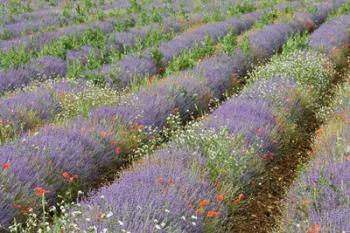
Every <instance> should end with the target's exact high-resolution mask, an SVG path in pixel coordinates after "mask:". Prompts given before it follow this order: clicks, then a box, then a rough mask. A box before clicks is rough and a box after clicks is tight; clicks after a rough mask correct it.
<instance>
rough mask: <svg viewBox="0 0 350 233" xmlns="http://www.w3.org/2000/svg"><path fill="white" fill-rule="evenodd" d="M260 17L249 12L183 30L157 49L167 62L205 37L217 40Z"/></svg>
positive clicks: (238, 30)
mask: <svg viewBox="0 0 350 233" xmlns="http://www.w3.org/2000/svg"><path fill="white" fill-rule="evenodd" d="M259 17H260V14H258V13H250V14H247V15H245V16H242V19H237V18H231V19H228V20H226V21H223V22H219V23H211V24H207V25H204V26H201V27H199V28H197V29H195V30H190V31H188V32H185V33H183V34H181V35H179V36H178V37H176V38H175V39H173V40H171V41H168V42H163V43H161V44H160V46H159V49H160V52H161V54H162V56H163V63H164V64H167V63H169V62H170V61H171V60H172V59H173V57H175V56H178V55H179V54H181V53H182V52H183V51H184V50H185V49H189V48H191V47H193V46H194V45H196V44H198V45H199V44H200V43H202V42H203V41H204V40H205V38H206V37H209V38H210V39H211V40H213V41H217V40H218V39H219V38H220V37H222V36H224V35H226V34H227V33H228V32H230V31H233V32H234V33H236V34H239V33H241V32H242V31H245V30H247V29H249V28H250V26H251V25H252V24H253V23H254V21H256V20H257V19H258V18H259Z"/></svg>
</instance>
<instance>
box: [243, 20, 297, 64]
mask: <svg viewBox="0 0 350 233" xmlns="http://www.w3.org/2000/svg"><path fill="white" fill-rule="evenodd" d="M293 33H295V31H294V29H293V27H292V26H291V25H289V24H284V23H277V24H272V25H267V26H265V27H264V28H263V29H262V30H259V31H257V32H255V33H254V34H252V35H250V36H249V43H250V47H251V49H252V53H253V56H254V57H255V58H257V59H258V60H263V59H266V58H268V57H270V56H271V55H273V54H275V53H277V52H279V50H280V49H281V48H282V45H283V44H284V43H285V41H286V40H287V38H288V37H289V36H290V35H291V34H293Z"/></svg>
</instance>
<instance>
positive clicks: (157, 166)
mask: <svg viewBox="0 0 350 233" xmlns="http://www.w3.org/2000/svg"><path fill="white" fill-rule="evenodd" d="M349 17H350V15H347V16H342V17H339V18H337V19H336V20H334V21H332V22H330V23H328V24H326V25H324V26H322V27H321V28H320V29H319V30H318V31H316V32H315V33H314V34H312V35H311V37H310V42H309V45H310V46H311V48H313V49H316V50H319V49H322V48H323V47H325V46H328V48H329V49H330V50H338V51H340V50H344V46H346V45H347V44H348V41H349V40H350V36H349V35H348V34H347V32H348V30H347V29H346V30H344V28H339V26H338V25H342V24H339V22H344V23H345V22H348V19H349ZM345 24H346V23H345ZM334 27H337V28H338V29H340V31H338V35H347V38H348V39H347V40H342V41H340V40H334V39H332V38H333V37H329V35H326V34H324V33H323V32H324V30H326V29H327V28H332V29H333V30H334ZM326 31H327V30H326ZM327 52H328V51H327ZM328 54H329V53H328ZM305 71H306V72H305ZM335 73H336V72H335V70H334V68H333V63H332V62H331V61H330V60H329V59H328V58H327V57H326V56H325V55H324V54H320V53H317V52H305V51H297V52H295V53H292V54H288V55H285V56H282V57H281V58H275V59H274V60H273V61H272V63H271V64H268V66H266V67H262V68H260V69H258V70H257V71H256V72H255V73H254V74H253V76H255V80H257V81H255V82H253V83H252V84H251V85H250V86H248V87H247V88H245V89H244V90H243V92H242V94H241V95H239V96H237V97H234V98H232V99H231V100H228V101H227V102H225V103H224V104H223V105H222V106H221V107H219V108H218V109H217V110H215V111H214V112H213V113H212V115H209V116H208V117H206V118H204V120H203V122H202V123H200V124H199V125H195V126H193V127H190V129H189V130H187V131H186V132H184V133H183V134H180V135H179V136H178V138H175V139H174V140H173V141H171V142H170V143H169V144H168V145H166V146H165V147H164V148H162V149H160V150H158V151H156V152H155V153H154V154H152V155H150V156H148V157H147V158H145V159H144V160H142V161H141V162H137V163H136V165H135V166H134V167H133V168H132V169H130V170H129V171H125V172H124V173H122V175H121V176H120V178H119V179H118V181H116V182H114V183H113V184H112V185H111V186H109V187H105V188H102V189H101V190H99V191H97V192H96V193H94V194H92V195H91V196H90V197H89V198H88V199H85V200H83V201H81V202H80V203H79V204H78V205H77V206H75V207H74V208H72V209H71V211H70V212H69V213H67V214H65V215H64V217H63V218H61V219H60V220H58V221H57V223H56V225H55V226H54V227H53V231H54V232H59V231H61V230H62V229H64V230H70V231H72V232H80V231H91V232H110V231H118V232H206V231H209V232H224V231H227V230H228V229H225V227H223V225H222V224H223V223H224V222H225V220H226V219H227V218H228V213H229V209H230V208H233V209H234V208H236V207H237V206H238V205H239V203H240V201H242V200H243V199H244V198H245V195H244V194H242V193H240V192H241V191H242V190H245V191H246V190H247V189H246V184H247V182H248V181H249V180H250V179H251V178H252V177H254V176H257V175H259V174H260V173H262V172H263V170H264V165H265V164H266V163H270V162H271V161H267V160H272V162H273V160H274V159H275V157H276V156H278V155H279V154H281V149H283V147H285V146H288V145H290V143H292V141H293V136H291V135H292V134H293V135H294V137H297V136H299V135H300V134H301V133H303V130H304V129H303V127H300V126H301V125H298V123H300V121H303V119H304V118H305V117H306V118H307V116H306V115H307V114H308V112H309V110H311V109H313V110H315V109H317V108H318V104H319V103H322V98H320V96H321V97H326V96H325V94H324V93H325V90H327V89H328V88H329V87H330V84H331V83H332V81H333V79H334V78H335ZM258 77H260V78H259V79H258ZM346 90H347V89H346ZM348 100H349V95H348V93H347V94H346V97H345V98H343V99H342V101H341V103H343V104H344V105H345V106H347V107H348V105H349V104H348V102H346V101H348ZM343 101H345V102H343ZM345 108H346V107H345ZM343 110H344V109H343ZM314 113H315V112H314ZM338 114H340V116H341V121H342V126H346V124H347V123H348V120H349V119H348V118H349V116H347V115H344V111H341V112H338ZM298 126H299V127H298ZM342 132H343V134H342V135H346V136H348V133H349V132H347V131H346V130H344V131H342ZM336 135H337V136H338V135H339V134H336ZM337 136H335V135H334V134H332V136H330V140H331V141H329V144H331V145H335V143H336V141H335V137H336V138H338V137H337ZM286 138H287V140H286ZM346 139H348V138H347V137H344V138H341V139H340V140H342V141H343V142H345V140H346ZM338 140H339V139H338ZM329 144H327V145H325V144H322V145H323V146H322V148H323V149H324V150H322V152H327V151H329V150H328V149H329V147H328V145H329ZM337 145H338V144H337ZM337 148H338V147H337ZM345 150H347V147H345V146H344V147H341V151H340V155H341V156H340V157H341V158H342V161H347V157H346V155H347V154H346V151H345ZM337 152H338V151H337ZM342 152H344V153H342ZM323 157H324V156H323ZM323 157H322V158H321V159H320V160H319V162H320V161H322V159H323ZM328 161H329V160H328ZM322 163H323V162H322ZM343 163H344V162H343ZM345 163H346V162H345ZM318 165H319V163H316V168H319V166H318ZM331 165H332V166H330V167H329V169H328V170H327V171H329V172H327V173H326V174H324V173H323V172H324V170H322V171H323V172H320V174H319V179H322V180H323V178H324V177H325V176H326V177H327V178H328V180H330V181H331V182H332V183H334V184H337V185H338V186H334V187H338V188H340V189H341V190H342V191H344V196H343V197H340V195H341V194H339V193H338V192H339V191H338V192H337V191H336V190H334V187H333V186H328V185H327V184H328V183H326V186H325V183H324V182H321V183H318V182H316V181H315V182H314V183H315V186H317V187H315V189H314V190H315V191H316V192H317V193H320V192H321V195H322V197H324V198H320V199H321V203H320V201H319V202H318V203H320V206H317V207H315V208H314V205H312V204H311V203H309V205H308V206H309V210H310V209H311V210H310V211H311V212H309V213H311V215H312V216H313V217H315V213H317V212H318V211H319V210H320V208H321V207H322V206H323V207H324V206H326V208H325V209H327V210H330V208H331V212H328V211H327V210H325V211H323V212H322V213H323V214H322V216H321V217H322V218H323V219H321V220H323V221H325V218H328V219H329V218H331V219H332V220H334V222H331V223H329V222H326V224H333V225H331V227H332V228H331V227H329V228H322V229H323V230H324V229H327V230H329V231H326V232H332V230H334V229H335V227H336V229H339V230H347V228H346V227H345V225H346V224H348V222H347V221H346V220H347V219H348V218H347V217H348V216H347V215H346V214H347V213H348V209H346V207H348V204H349V203H348V198H347V197H346V195H347V194H346V190H347V188H348V187H346V186H344V184H343V183H342V181H344V180H345V179H346V178H347V177H346V178H345V179H344V174H346V168H347V167H346V166H344V164H340V165H339V166H338V167H337V168H339V170H336V169H335V167H334V166H333V165H334V164H331ZM317 171H319V170H318V169H317ZM335 171H337V172H339V173H338V174H339V176H337V177H334V176H333V175H332V174H334V172H335ZM344 172H345V173H344ZM321 176H322V178H321ZM315 179H317V178H314V173H313V172H311V173H310V176H307V178H306V179H305V180H306V182H304V183H302V184H304V185H301V186H300V187H301V190H305V191H304V192H297V195H299V194H300V195H299V196H298V197H299V199H303V198H304V196H303V194H305V193H307V194H309V197H310V198H313V197H315V196H314V191H313V190H310V189H309V188H308V187H307V186H305V184H306V183H309V182H308V181H309V180H312V181H314V180H315ZM323 181H324V180H323ZM334 181H335V182H334ZM318 188H320V189H318ZM293 191H295V190H293ZM326 192H327V193H328V194H329V193H331V194H334V195H331V196H330V195H327V194H326ZM291 195H292V196H293V197H294V196H295V192H291ZM330 198H331V200H332V201H331V202H329V200H330ZM343 198H345V199H343ZM232 200H233V204H232ZM293 200H294V199H293ZM339 200H342V202H341V203H342V204H343V205H342V206H344V207H345V209H339V208H335V205H336V206H337V207H339V206H340V205H339ZM292 203H294V201H293V202H292ZM297 203H299V204H302V203H304V202H301V201H299V202H297ZM291 205H292V207H293V210H294V211H292V212H291V211H290V209H288V210H287V211H288V212H286V213H287V214H290V213H297V214H296V215H295V217H294V218H291V219H290V220H291V221H290V225H291V226H292V227H291V229H290V232H311V231H307V230H308V229H307V228H305V226H304V225H302V224H299V221H300V217H301V218H302V216H303V215H304V214H305V212H304V211H302V209H303V208H300V211H299V208H298V206H294V205H293V204H291ZM329 207H330V208H329ZM335 212H336V213H335ZM339 212H341V213H342V214H343V215H341V214H339ZM300 215H302V216H300ZM316 215H317V214H316ZM319 215H320V214H319ZM317 217H318V220H319V221H321V220H320V219H319V218H320V216H317ZM311 220H312V221H314V219H313V218H311ZM322 223H323V222H322ZM296 224H298V225H296ZM303 224H304V223H303ZM307 224H308V223H307ZM339 224H343V225H341V226H340V225H339ZM346 226H347V225H346ZM298 227H299V229H298ZM316 227H317V229H318V230H316V231H312V232H320V229H319V228H318V227H319V225H317V226H316V225H315V227H313V228H315V229H316ZM331 229H332V230H331ZM283 232H284V231H283Z"/></svg>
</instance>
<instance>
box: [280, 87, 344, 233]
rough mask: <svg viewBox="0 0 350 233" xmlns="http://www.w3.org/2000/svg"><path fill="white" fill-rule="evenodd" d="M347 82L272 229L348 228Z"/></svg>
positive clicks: (333, 230)
mask: <svg viewBox="0 0 350 233" xmlns="http://www.w3.org/2000/svg"><path fill="white" fill-rule="evenodd" d="M349 93H350V85H349V82H347V83H346V85H345V87H343V88H342V90H341V91H340V92H339V94H338V98H337V102H336V103H337V105H336V106H335V110H334V115H333V117H332V118H331V119H330V121H329V122H328V123H327V124H326V125H325V126H324V127H322V128H321V129H320V130H319V131H318V135H317V137H316V140H315V143H314V146H313V148H312V152H311V154H310V155H311V157H312V161H311V162H309V164H307V165H305V167H304V168H303V170H302V171H300V174H299V177H298V179H297V180H296V181H295V182H294V184H293V185H292V187H291V188H290V190H289V191H288V195H287V198H286V202H285V207H284V208H285V210H284V211H283V215H282V218H281V219H279V227H278V229H276V231H275V232H286V233H287V232H288V233H289V232H293V233H294V232H297V233H301V232H348V231H349V230H350V199H349V189H350V183H349V182H350V181H349V177H350V176H349V171H350V168H349V165H350V162H349V161H350V156H349V153H350V148H349V140H350V135H349V132H350V128H349V122H350V106H349V103H350V96H349Z"/></svg>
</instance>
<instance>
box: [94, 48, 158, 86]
mask: <svg viewBox="0 0 350 233" xmlns="http://www.w3.org/2000/svg"><path fill="white" fill-rule="evenodd" d="M157 73H158V68H157V66H156V64H155V62H154V61H153V58H152V57H151V56H150V55H135V54H131V55H128V56H126V57H125V58H124V59H122V60H121V61H120V62H119V63H118V64H113V65H104V66H102V68H101V69H100V71H98V72H97V75H102V76H103V77H104V78H105V81H106V83H107V84H108V85H110V86H112V87H117V88H123V87H127V86H128V85H130V84H131V83H133V82H138V81H140V80H141V79H143V78H144V77H146V76H152V75H155V74H157Z"/></svg>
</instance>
